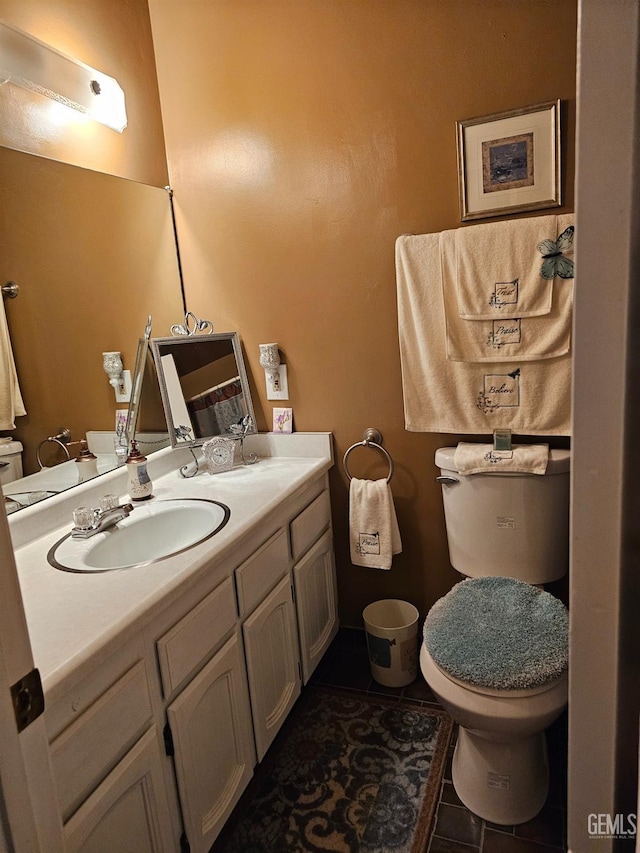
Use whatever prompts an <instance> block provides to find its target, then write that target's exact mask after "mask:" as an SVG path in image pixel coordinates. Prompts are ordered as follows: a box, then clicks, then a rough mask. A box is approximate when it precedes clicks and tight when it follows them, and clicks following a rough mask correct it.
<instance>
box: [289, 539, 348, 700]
mask: <svg viewBox="0 0 640 853" xmlns="http://www.w3.org/2000/svg"><path fill="white" fill-rule="evenodd" d="M293 580H294V584H295V591H296V610H297V612H298V634H299V636H300V657H301V658H302V678H303V681H304V683H305V684H306V683H307V682H308V681H309V679H310V678H311V675H312V673H313V671H314V669H315V668H316V666H317V665H318V662H319V661H320V658H321V657H322V655H323V654H324V653H325V652H326V650H327V649H328V647H329V643H330V642H331V640H333V638H334V637H335V635H336V634H337V632H338V596H337V590H336V570H335V560H334V556H333V539H332V536H331V531H330V530H328V531H327V532H326V533H325V534H324V536H321V537H320V539H319V540H318V541H317V542H316V544H315V545H314V546H313V548H311V550H310V551H309V552H308V553H307V554H305V556H304V557H303V558H302V559H301V560H300V561H299V562H298V563H296V565H295V566H294V567H293Z"/></svg>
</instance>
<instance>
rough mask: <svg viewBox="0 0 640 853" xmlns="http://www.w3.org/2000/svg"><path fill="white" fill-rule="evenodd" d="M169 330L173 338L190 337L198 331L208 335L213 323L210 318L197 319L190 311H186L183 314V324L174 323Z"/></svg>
mask: <svg viewBox="0 0 640 853" xmlns="http://www.w3.org/2000/svg"><path fill="white" fill-rule="evenodd" d="M169 331H170V332H171V334H172V335H173V337H174V338H180V337H190V336H191V335H197V334H198V332H201V333H202V334H203V335H210V334H211V333H212V332H213V323H212V322H211V321H210V320H199V319H198V318H197V317H196V315H195V314H194V313H193V312H192V311H187V313H186V314H185V315H184V325H182V324H180V323H175V324H174V325H173V326H172V327H171V328H170V329H169Z"/></svg>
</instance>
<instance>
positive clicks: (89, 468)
mask: <svg viewBox="0 0 640 853" xmlns="http://www.w3.org/2000/svg"><path fill="white" fill-rule="evenodd" d="M76 465H77V466H78V483H85V482H86V481H87V480H91V479H92V478H93V477H97V476H98V457H97V456H94V455H93V453H92V452H91V451H90V450H89V445H88V444H87V442H86V440H85V439H84V438H83V439H82V440H81V441H80V453H79V454H78V456H77V457H76Z"/></svg>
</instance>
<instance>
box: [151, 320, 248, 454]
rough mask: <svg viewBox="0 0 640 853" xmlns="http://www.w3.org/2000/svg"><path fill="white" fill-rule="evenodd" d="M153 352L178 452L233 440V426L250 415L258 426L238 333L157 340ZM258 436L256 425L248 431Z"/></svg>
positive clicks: (174, 444)
mask: <svg viewBox="0 0 640 853" xmlns="http://www.w3.org/2000/svg"><path fill="white" fill-rule="evenodd" d="M151 349H152V351H153V356H154V359H155V363H156V370H157V372H158V380H159V382H160V391H161V394H162V402H163V404H164V409H165V414H166V418H167V427H168V429H169V435H170V437H171V445H172V446H173V447H185V446H186V447H193V446H195V445H199V444H203V443H204V442H205V441H206V440H207V439H208V438H212V437H213V436H217V435H228V436H233V429H232V427H234V426H238V425H239V424H240V423H241V422H242V421H243V420H244V419H245V418H246V417H247V416H249V417H250V418H251V422H252V423H253V424H255V415H254V411H253V404H252V402H251V394H250V391H249V382H248V380H247V373H246V370H245V366H244V359H243V357H242V349H241V346H240V339H239V337H238V334H237V333H236V332H228V333H222V334H212V335H191V336H188V337H184V338H155V339H153V338H152V340H151ZM255 431H256V430H255V426H253V427H252V428H250V429H249V430H248V432H249V434H250V433H251V432H255Z"/></svg>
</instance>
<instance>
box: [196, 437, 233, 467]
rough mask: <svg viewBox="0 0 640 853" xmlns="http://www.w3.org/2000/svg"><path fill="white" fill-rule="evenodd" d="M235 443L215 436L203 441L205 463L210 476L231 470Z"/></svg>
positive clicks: (230, 439)
mask: <svg viewBox="0 0 640 853" xmlns="http://www.w3.org/2000/svg"><path fill="white" fill-rule="evenodd" d="M235 449H236V443H235V441H234V440H233V439H232V438H225V437H224V436H221V435H220V436H216V437H215V438H210V439H209V441H205V443H204V444H203V445H202V452H203V453H204V458H205V462H206V463H207V468H208V470H209V473H210V474H219V473H220V472H221V471H230V470H231V468H233V454H234V453H235Z"/></svg>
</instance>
